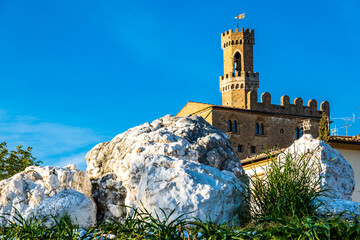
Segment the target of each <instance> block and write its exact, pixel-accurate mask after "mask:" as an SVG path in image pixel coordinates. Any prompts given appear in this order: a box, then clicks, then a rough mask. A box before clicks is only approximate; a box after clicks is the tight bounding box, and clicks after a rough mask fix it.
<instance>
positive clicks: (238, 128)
mask: <svg viewBox="0 0 360 240" xmlns="http://www.w3.org/2000/svg"><path fill="white" fill-rule="evenodd" d="M254 44H255V36H254V30H249V29H245V30H244V29H243V28H241V29H240V30H239V29H235V30H232V29H230V30H229V31H227V32H225V33H222V34H221V48H222V49H223V52H224V75H223V76H221V77H220V92H221V94H222V105H214V104H206V103H199V102H188V103H187V104H186V105H185V106H184V107H183V108H182V109H181V111H180V112H179V113H178V114H177V116H186V115H188V114H193V115H199V116H202V117H203V118H204V119H205V120H206V121H207V122H209V123H210V124H212V125H213V126H215V127H217V128H218V129H220V130H222V131H223V132H225V133H226V134H227V135H228V136H229V138H230V140H231V142H232V144H233V146H234V149H235V151H237V153H238V156H239V158H240V159H245V158H246V157H248V156H251V155H253V154H258V153H262V152H265V151H266V150H272V149H275V148H285V147H288V146H290V145H291V144H292V142H293V141H294V140H295V139H297V138H299V137H300V136H301V135H302V133H303V123H304V121H307V122H309V123H310V125H309V124H308V125H309V126H310V128H309V129H307V133H310V134H312V135H313V136H314V137H318V134H319V133H318V128H319V123H320V119H321V117H322V114H323V113H325V114H326V115H327V116H329V117H330V105H329V103H328V102H327V101H324V102H322V103H321V104H320V110H318V109H317V102H316V100H314V99H312V100H310V101H309V102H308V104H307V106H304V105H303V100H302V99H301V98H296V99H294V102H293V104H292V103H290V98H289V97H288V96H286V95H284V96H282V97H281V104H280V105H274V104H271V95H270V93H268V92H265V93H263V94H261V101H260V102H258V94H257V89H258V88H259V73H258V72H254V70H253V46H254Z"/></svg>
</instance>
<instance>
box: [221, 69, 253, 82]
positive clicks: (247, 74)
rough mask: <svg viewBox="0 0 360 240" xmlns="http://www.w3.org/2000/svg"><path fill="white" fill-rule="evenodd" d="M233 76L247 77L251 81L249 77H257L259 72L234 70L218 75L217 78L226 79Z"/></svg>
mask: <svg viewBox="0 0 360 240" xmlns="http://www.w3.org/2000/svg"><path fill="white" fill-rule="evenodd" d="M234 77H245V78H249V80H250V81H251V78H257V79H259V73H258V72H244V71H242V72H238V71H236V72H235V73H233V72H230V73H229V74H225V75H224V76H220V77H219V79H220V81H222V80H224V79H225V80H226V79H230V78H234Z"/></svg>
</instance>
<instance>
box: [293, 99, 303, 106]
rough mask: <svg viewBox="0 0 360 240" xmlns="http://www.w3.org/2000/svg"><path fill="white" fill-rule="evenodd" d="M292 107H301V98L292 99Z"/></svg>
mask: <svg viewBox="0 0 360 240" xmlns="http://www.w3.org/2000/svg"><path fill="white" fill-rule="evenodd" d="M294 105H296V106H298V107H303V106H304V102H303V100H302V98H301V97H298V98H295V99H294Z"/></svg>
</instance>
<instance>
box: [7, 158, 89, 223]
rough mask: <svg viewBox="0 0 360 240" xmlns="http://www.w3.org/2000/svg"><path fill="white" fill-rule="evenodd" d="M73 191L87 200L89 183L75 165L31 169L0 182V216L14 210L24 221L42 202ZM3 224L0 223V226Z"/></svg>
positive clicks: (11, 215) (12, 213)
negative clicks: (60, 193)
mask: <svg viewBox="0 0 360 240" xmlns="http://www.w3.org/2000/svg"><path fill="white" fill-rule="evenodd" d="M66 189H73V190H76V191H78V192H80V193H83V194H84V195H86V196H88V197H89V198H90V199H92V197H91V182H90V180H89V178H88V176H87V175H86V173H85V172H83V171H80V170H78V169H77V168H76V166H75V165H68V166H66V167H64V168H59V167H50V166H46V167H40V166H31V167H28V168H26V169H25V170H24V171H22V172H20V173H18V174H15V175H14V176H12V177H11V178H8V179H5V180H2V181H0V216H3V215H4V214H10V216H7V218H8V219H12V217H13V216H14V214H16V210H17V211H19V213H20V214H21V215H22V216H23V217H25V218H27V217H28V216H29V214H30V213H31V211H32V210H33V209H34V208H35V207H36V206H37V205H38V204H39V203H41V202H42V201H43V200H45V199H47V198H49V197H52V196H54V195H55V194H57V193H59V192H61V191H63V190H66ZM2 223H4V220H2V219H0V224H2Z"/></svg>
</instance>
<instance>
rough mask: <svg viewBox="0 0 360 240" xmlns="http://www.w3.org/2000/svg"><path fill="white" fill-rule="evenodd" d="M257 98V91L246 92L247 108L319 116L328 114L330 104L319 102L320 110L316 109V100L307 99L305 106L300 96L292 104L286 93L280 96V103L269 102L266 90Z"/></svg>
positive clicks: (269, 96)
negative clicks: (259, 99)
mask: <svg viewBox="0 0 360 240" xmlns="http://www.w3.org/2000/svg"><path fill="white" fill-rule="evenodd" d="M257 98H258V96H257V91H250V92H248V94H247V104H248V105H247V109H250V110H255V111H262V112H269V113H280V114H286V115H298V116H305V117H310V118H311V117H313V118H321V116H322V113H325V114H326V115H327V116H330V104H329V102H328V101H324V102H322V103H321V104H320V110H317V101H316V100H315V99H311V100H309V101H308V104H307V106H304V105H303V100H302V98H295V99H294V104H291V103H290V97H289V96H287V95H284V96H282V97H281V99H280V100H281V104H280V105H276V104H271V94H270V93H268V92H265V93H263V94H261V102H258V101H257Z"/></svg>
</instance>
